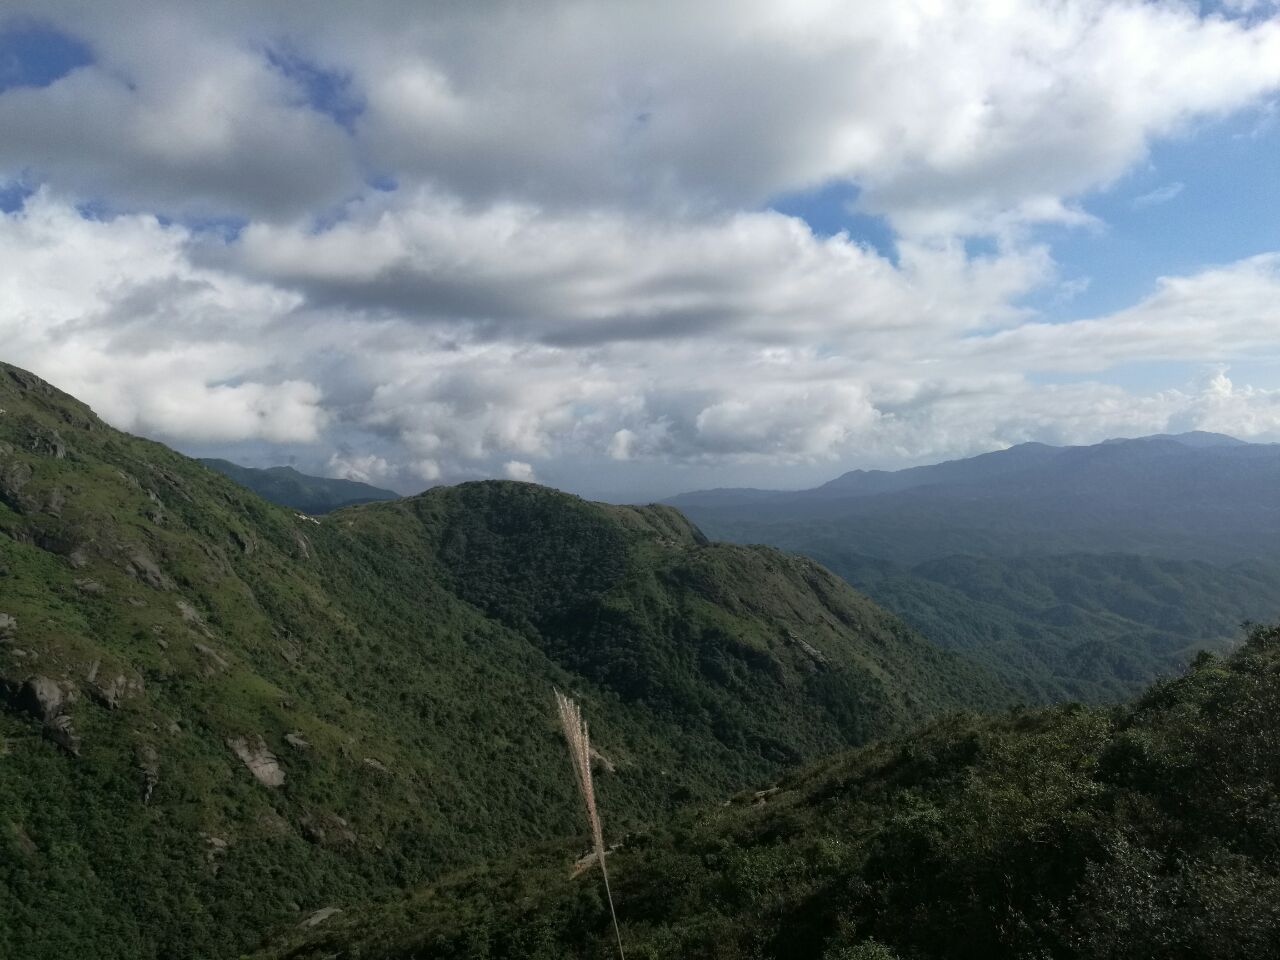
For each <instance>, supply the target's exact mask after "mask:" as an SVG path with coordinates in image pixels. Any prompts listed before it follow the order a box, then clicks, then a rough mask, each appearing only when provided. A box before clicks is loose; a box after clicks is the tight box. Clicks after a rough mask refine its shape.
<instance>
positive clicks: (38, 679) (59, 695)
mask: <svg viewBox="0 0 1280 960" xmlns="http://www.w3.org/2000/svg"><path fill="white" fill-rule="evenodd" d="M11 703H12V705H13V707H14V709H16V710H21V711H23V712H25V713H29V714H31V715H32V716H33V717H35V718H36V719H38V720H45V721H48V720H52V719H53V718H54V717H56V716H58V715H59V714H61V713H62V711H63V710H64V709H65V708H66V705H67V696H66V694H65V693H64V692H63V690H62V687H60V686H58V682H57V681H56V680H53V679H51V678H50V677H45V676H41V675H40V674H36V675H35V676H33V677H29V678H28V679H27V681H26V682H25V683H23V684H22V686H21V687H19V688H18V692H17V693H16V694H15V695H14V696H13V698H12V700H11Z"/></svg>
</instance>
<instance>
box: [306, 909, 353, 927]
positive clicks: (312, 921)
mask: <svg viewBox="0 0 1280 960" xmlns="http://www.w3.org/2000/svg"><path fill="white" fill-rule="evenodd" d="M341 912H342V908H341V907H324V908H323V909H321V910H317V911H316V912H315V913H313V914H311V916H309V917H307V919H305V920H303V921H302V922H301V923H300V924H298V926H300V927H318V926H319V925H320V924H322V923H324V922H325V921H326V920H328V919H329V918H330V917H332V916H333V915H334V914H336V913H341Z"/></svg>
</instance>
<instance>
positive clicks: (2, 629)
mask: <svg viewBox="0 0 1280 960" xmlns="http://www.w3.org/2000/svg"><path fill="white" fill-rule="evenodd" d="M17 632H18V618H17V617H15V616H12V615H11V614H8V613H0V640H8V639H10V638H11V637H13V636H14V635H16V634H17Z"/></svg>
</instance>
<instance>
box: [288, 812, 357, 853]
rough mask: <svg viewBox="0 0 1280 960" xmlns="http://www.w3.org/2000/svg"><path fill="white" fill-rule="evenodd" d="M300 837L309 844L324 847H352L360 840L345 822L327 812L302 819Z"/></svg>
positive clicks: (311, 814)
mask: <svg viewBox="0 0 1280 960" xmlns="http://www.w3.org/2000/svg"><path fill="white" fill-rule="evenodd" d="M302 835H303V836H304V837H305V838H306V839H307V840H309V841H310V842H311V843H315V844H319V845H321V846H325V847H339V848H341V847H354V846H355V845H356V844H357V843H358V842H359V840H360V838H359V837H357V836H356V832H355V831H354V830H352V829H351V825H350V824H349V823H347V821H346V820H344V819H343V818H342V817H340V816H338V815H337V814H336V813H329V812H328V811H321V812H320V813H310V814H308V815H307V816H306V817H304V818H303V821H302Z"/></svg>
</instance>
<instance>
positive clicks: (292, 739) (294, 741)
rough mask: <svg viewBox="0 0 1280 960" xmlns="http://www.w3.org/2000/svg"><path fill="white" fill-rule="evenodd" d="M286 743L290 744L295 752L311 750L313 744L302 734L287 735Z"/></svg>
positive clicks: (285, 737) (285, 736)
mask: <svg viewBox="0 0 1280 960" xmlns="http://www.w3.org/2000/svg"><path fill="white" fill-rule="evenodd" d="M284 742H285V743H287V744H289V746H291V747H293V748H294V749H295V750H310V749H311V744H310V743H309V742H307V740H306V738H305V737H303V736H302V734H300V733H286V734H285V735H284Z"/></svg>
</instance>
